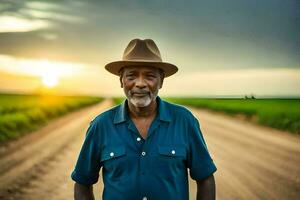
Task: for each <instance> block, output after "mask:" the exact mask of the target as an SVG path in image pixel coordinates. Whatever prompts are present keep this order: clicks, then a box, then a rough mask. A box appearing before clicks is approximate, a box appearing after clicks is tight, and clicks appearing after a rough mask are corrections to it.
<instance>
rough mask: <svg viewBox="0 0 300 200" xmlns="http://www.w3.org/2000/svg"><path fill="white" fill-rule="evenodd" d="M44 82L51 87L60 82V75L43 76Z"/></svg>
mask: <svg viewBox="0 0 300 200" xmlns="http://www.w3.org/2000/svg"><path fill="white" fill-rule="evenodd" d="M42 82H43V84H44V85H45V86H47V87H49V88H51V87H54V86H56V85H57V84H58V77H57V76H56V75H51V74H50V75H46V76H43V77H42Z"/></svg>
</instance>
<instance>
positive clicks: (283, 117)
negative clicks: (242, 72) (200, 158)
mask: <svg viewBox="0 0 300 200" xmlns="http://www.w3.org/2000/svg"><path fill="white" fill-rule="evenodd" d="M164 99H165V100H167V101H169V102H172V103H176V104H181V105H186V106H192V107H196V108H206V109H211V110H214V111H219V112H224V113H226V114H229V115H232V116H237V115H238V116H242V117H244V118H246V119H247V120H251V121H253V122H255V123H258V124H261V125H264V126H269V127H273V128H277V129H280V130H284V131H288V132H291V133H298V134H299V133H300V99H255V98H246V99H212V98H209V99H204V98H181V97H178V98H164ZM123 100H124V98H121V97H118V98H114V102H115V103H116V104H120V103H121V102H122V101H123Z"/></svg>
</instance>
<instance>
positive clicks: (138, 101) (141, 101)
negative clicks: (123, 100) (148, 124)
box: [128, 95, 152, 107]
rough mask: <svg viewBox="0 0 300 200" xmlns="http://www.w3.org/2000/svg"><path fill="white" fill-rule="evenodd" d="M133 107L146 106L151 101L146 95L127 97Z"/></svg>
mask: <svg viewBox="0 0 300 200" xmlns="http://www.w3.org/2000/svg"><path fill="white" fill-rule="evenodd" d="M128 100H129V101H130V103H132V104H133V105H134V106H135V107H146V106H149V105H150V103H151V101H152V100H151V98H150V97H149V96H148V95H147V96H145V97H142V98H140V97H132V98H129V99H128Z"/></svg>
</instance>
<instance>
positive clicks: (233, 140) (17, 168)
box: [0, 101, 300, 200]
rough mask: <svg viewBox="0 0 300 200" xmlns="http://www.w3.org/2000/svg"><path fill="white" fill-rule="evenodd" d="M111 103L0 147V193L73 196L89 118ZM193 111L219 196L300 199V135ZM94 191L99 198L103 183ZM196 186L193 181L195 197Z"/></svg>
mask: <svg viewBox="0 0 300 200" xmlns="http://www.w3.org/2000/svg"><path fill="white" fill-rule="evenodd" d="M111 106H112V103H111V102H110V101H105V102H103V103H102V104H99V105H96V106H93V107H91V108H86V109H83V110H81V111H79V112H76V113H72V114H70V115H68V116H65V117H63V118H61V119H58V120H55V121H54V122H52V123H51V124H49V125H48V126H46V127H44V128H43V129H41V130H39V131H38V132H37V133H34V134H31V135H29V136H27V137H25V138H24V139H22V140H20V141H18V142H15V143H12V144H10V146H8V147H5V148H2V149H0V199H20V200H27V199H30V200H31V199H33V200H38V199H43V200H48V199H49V200H50V199H51V200H52V199H53V200H54V199H64V200H65V199H72V198H73V193H72V192H73V182H72V181H71V180H70V173H71V171H72V169H73V167H74V163H75V161H76V159H77V156H78V152H79V149H80V146H81V144H82V141H83V139H84V134H85V131H86V129H87V127H88V124H89V121H90V120H91V119H92V118H93V117H94V116H96V115H97V114H98V113H100V112H102V111H103V110H106V109H107V108H109V107H111ZM192 111H193V113H194V114H195V115H196V116H197V117H198V119H199V120H200V124H201V130H202V132H203V134H204V135H205V139H206V142H207V144H208V148H209V150H210V152H211V154H212V157H213V159H214V160H215V163H216V165H217V167H218V171H217V173H216V174H215V177H216V183H217V198H218V199H221V200H227V199H230V200H232V199H299V197H300V167H299V165H300V137H299V136H295V135H291V134H287V133H284V132H280V131H276V130H274V129H270V128H264V127H259V126H256V125H253V124H250V123H248V122H246V121H242V120H238V119H234V118H232V117H228V116H226V115H222V114H216V113H214V112H211V111H206V110H199V109H193V110H192ZM94 191H95V196H96V199H101V191H102V184H101V183H99V184H97V185H96V187H95V189H94ZM195 191H196V187H195V183H194V182H193V181H191V182H190V193H191V194H190V196H191V199H194V197H195Z"/></svg>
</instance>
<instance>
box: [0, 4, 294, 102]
mask: <svg viewBox="0 0 300 200" xmlns="http://www.w3.org/2000/svg"><path fill="white" fill-rule="evenodd" d="M299 35H300V1H299V0H288V1H282V0H251V1H249V0H226V1H225V0H197V1H196V0H195V1H180V0H172V1H171V0H170V1H167V0H152V1H146V0H145V1H141V0H140V1H138V0H127V1H122V0H117V1H113V0H86V1H79V0H60V1H58V0H48V1H30V0H28V1H22V0H18V1H17V0H1V1H0V90H1V91H4V92H20V93H32V92H41V91H47V92H52V93H57V94H83V95H98V96H115V95H118V96H120V95H122V94H123V91H122V89H121V88H120V83H119V80H118V77H117V76H115V75H112V74H110V73H108V72H107V71H105V70H104V66H105V64H107V63H109V62H112V61H117V60H121V58H122V54H123V51H124V49H125V47H126V46H127V44H128V43H129V41H130V40H131V39H134V38H141V39H146V38H151V39H153V40H154V41H155V42H156V44H157V46H158V48H159V49H160V52H161V55H162V59H163V61H165V62H169V63H172V64H175V65H176V66H177V67H178V68H179V71H178V73H177V74H175V75H173V76H171V77H168V78H166V79H165V81H164V86H163V88H162V89H161V91H160V94H161V95H162V96H183V95H184V96H244V95H250V94H254V95H257V96H300V90H299V88H300V37H299Z"/></svg>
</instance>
